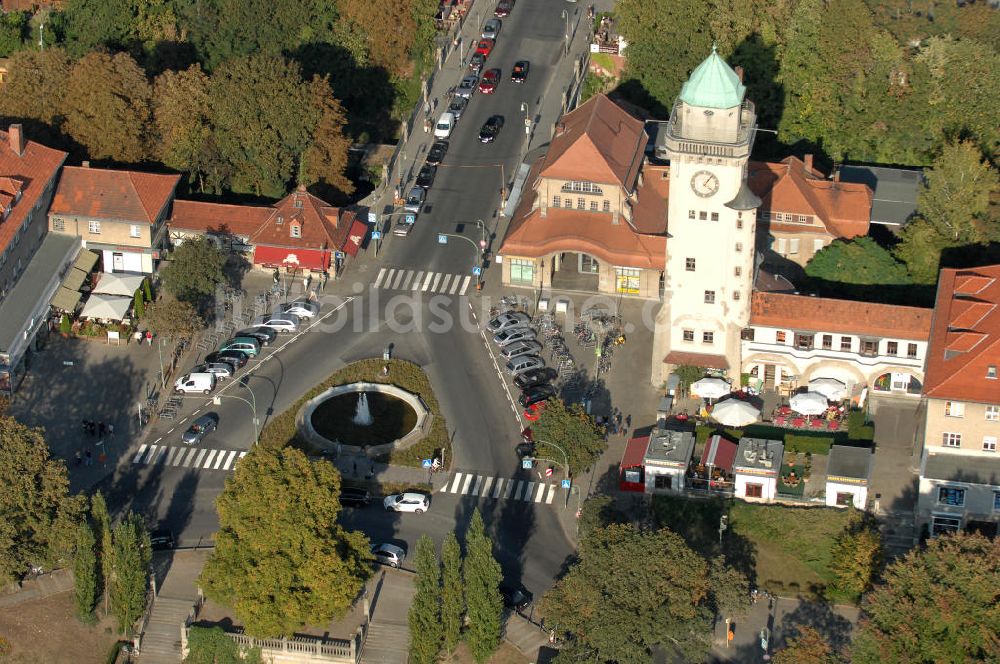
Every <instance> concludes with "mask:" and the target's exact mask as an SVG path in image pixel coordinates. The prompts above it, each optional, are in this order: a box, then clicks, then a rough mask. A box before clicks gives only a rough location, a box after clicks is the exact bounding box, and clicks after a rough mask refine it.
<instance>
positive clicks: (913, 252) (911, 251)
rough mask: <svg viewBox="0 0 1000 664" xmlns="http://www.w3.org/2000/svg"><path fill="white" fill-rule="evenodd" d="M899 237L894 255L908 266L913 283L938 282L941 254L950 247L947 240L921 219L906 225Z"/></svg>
mask: <svg viewBox="0 0 1000 664" xmlns="http://www.w3.org/2000/svg"><path fill="white" fill-rule="evenodd" d="M899 235H900V241H899V244H897V245H896V247H895V248H894V249H893V254H894V255H895V256H896V258H898V259H899V260H901V261H903V263H905V264H906V269H907V271H908V272H909V273H910V277H911V278H912V279H913V281H914V282H916V283H920V284H933V283H935V282H937V277H938V272H939V271H940V266H941V252H942V251H944V250H945V249H946V248H947V247H948V246H949V243H948V241H947V239H945V238H943V237H941V235H940V234H939V233H938V232H937V231H936V230H935V229H934V227H933V226H932V225H931V224H930V223H928V222H927V221H926V220H924V219H920V218H919V217H918V218H916V219H914V220H913V221H911V222H910V223H908V224H906V225H905V226H904V227H903V230H902V231H901V232H900V234H899Z"/></svg>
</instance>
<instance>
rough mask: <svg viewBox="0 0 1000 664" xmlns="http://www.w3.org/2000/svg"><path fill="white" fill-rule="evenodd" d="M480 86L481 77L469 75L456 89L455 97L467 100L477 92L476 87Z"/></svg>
mask: <svg viewBox="0 0 1000 664" xmlns="http://www.w3.org/2000/svg"><path fill="white" fill-rule="evenodd" d="M477 85H479V77H478V76H476V75H475V74H469V75H468V76H466V77H465V78H463V79H462V80H461V82H459V84H458V87H457V88H455V96H457V97H465V98H466V99H468V98H470V97H472V93H474V92H475V91H476V86H477Z"/></svg>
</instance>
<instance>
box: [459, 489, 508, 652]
mask: <svg viewBox="0 0 1000 664" xmlns="http://www.w3.org/2000/svg"><path fill="white" fill-rule="evenodd" d="M462 579H463V580H464V582H465V593H466V595H465V596H466V604H467V606H468V618H469V630H468V631H467V632H466V634H465V641H466V643H468V644H469V650H471V651H472V656H473V657H474V658H475V660H476V661H477V662H480V663H482V662H485V661H486V660H487V659H489V658H490V656H491V655H492V654H493V653H494V652H495V651H496V649H497V648H498V647H499V646H500V639H501V630H502V629H503V623H502V614H503V597H502V596H501V595H500V583H501V582H502V581H503V572H502V571H501V570H500V563H498V562H497V561H496V558H494V557H493V542H492V541H491V540H490V538H489V537H487V535H486V527H485V525H484V524H483V517H482V516H481V515H480V514H479V510H478V509H476V510H475V511H474V512H473V513H472V521H471V523H470V524H469V532H468V533H467V534H466V540H465V559H464V560H463V561H462Z"/></svg>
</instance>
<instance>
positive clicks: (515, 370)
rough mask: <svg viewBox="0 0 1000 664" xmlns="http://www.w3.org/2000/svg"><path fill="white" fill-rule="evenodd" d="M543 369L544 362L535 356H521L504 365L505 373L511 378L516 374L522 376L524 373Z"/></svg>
mask: <svg viewBox="0 0 1000 664" xmlns="http://www.w3.org/2000/svg"><path fill="white" fill-rule="evenodd" d="M544 367H545V360H543V359H542V358H540V357H538V356H537V355H522V356H520V357H515V358H514V359H513V360H511V361H510V362H508V363H507V364H506V365H504V368H505V369H506V370H507V373H508V374H509V375H511V376H517V375H518V374H523V373H525V372H526V371H531V370H532V369H542V368H544Z"/></svg>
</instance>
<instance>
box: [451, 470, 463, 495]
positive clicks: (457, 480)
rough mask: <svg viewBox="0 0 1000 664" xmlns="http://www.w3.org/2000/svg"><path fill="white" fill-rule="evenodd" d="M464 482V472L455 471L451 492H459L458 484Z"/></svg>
mask: <svg viewBox="0 0 1000 664" xmlns="http://www.w3.org/2000/svg"><path fill="white" fill-rule="evenodd" d="M461 483H462V473H455V481H454V482H452V483H451V491H450V493H458V485H459V484H461Z"/></svg>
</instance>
